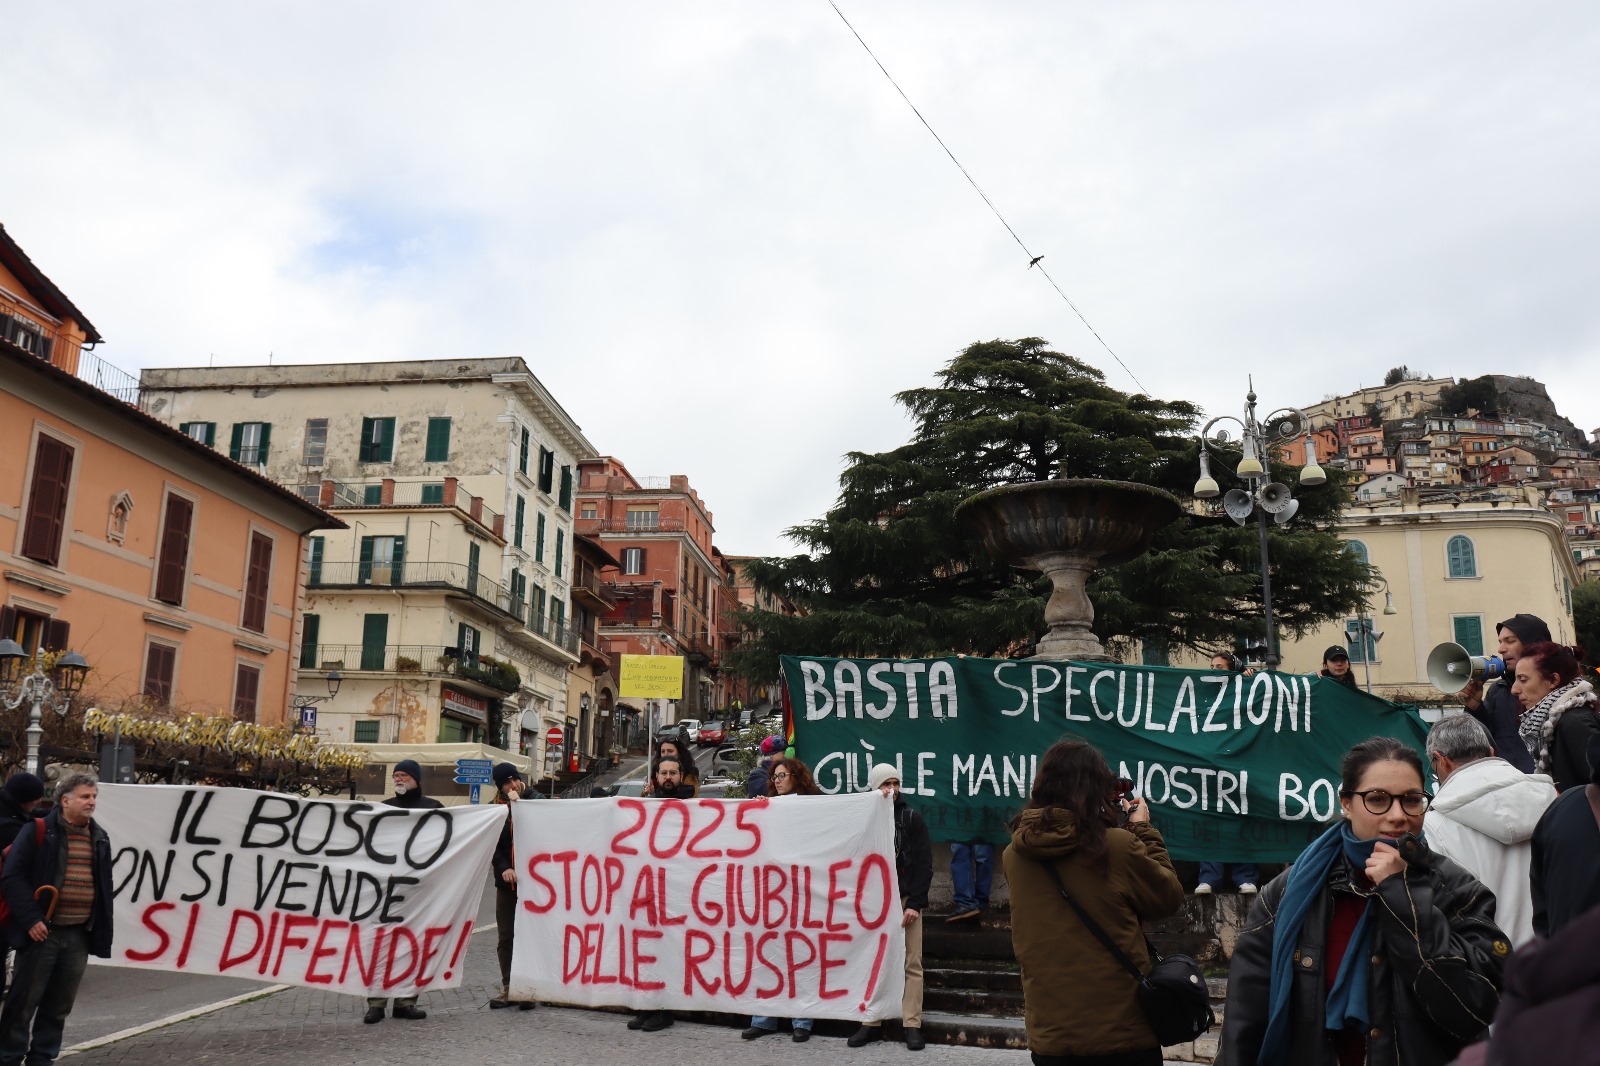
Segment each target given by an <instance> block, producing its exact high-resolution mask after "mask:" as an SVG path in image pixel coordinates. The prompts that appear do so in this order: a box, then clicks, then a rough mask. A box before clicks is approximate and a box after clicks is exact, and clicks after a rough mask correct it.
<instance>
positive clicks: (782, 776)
mask: <svg viewBox="0 0 1600 1066" xmlns="http://www.w3.org/2000/svg"><path fill="white" fill-rule="evenodd" d="M791 776H793V775H792V774H790V773H789V771H787V770H779V771H778V772H777V773H775V774H773V775H772V779H773V780H774V781H784V780H787V779H788V778H789V777H791Z"/></svg>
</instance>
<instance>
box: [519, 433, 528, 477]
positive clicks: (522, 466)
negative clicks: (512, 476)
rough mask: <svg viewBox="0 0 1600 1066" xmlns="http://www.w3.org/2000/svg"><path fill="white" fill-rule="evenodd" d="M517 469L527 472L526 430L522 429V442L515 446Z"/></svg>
mask: <svg viewBox="0 0 1600 1066" xmlns="http://www.w3.org/2000/svg"><path fill="white" fill-rule="evenodd" d="M517 469H518V470H520V471H522V473H524V474H526V473H527V472H528V430H527V427H526V426H524V427H523V430H522V443H521V445H519V446H518V448H517Z"/></svg>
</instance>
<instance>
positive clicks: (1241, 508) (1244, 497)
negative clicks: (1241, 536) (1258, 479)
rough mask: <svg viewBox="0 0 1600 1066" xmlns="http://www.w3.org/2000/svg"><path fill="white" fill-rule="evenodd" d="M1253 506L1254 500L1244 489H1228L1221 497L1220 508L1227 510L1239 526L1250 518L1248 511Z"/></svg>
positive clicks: (1253, 507) (1251, 509)
mask: <svg viewBox="0 0 1600 1066" xmlns="http://www.w3.org/2000/svg"><path fill="white" fill-rule="evenodd" d="M1255 506H1256V504H1255V501H1254V500H1252V499H1251V498H1250V494H1249V493H1248V492H1246V491H1244V489H1229V490H1228V494H1227V495H1226V496H1224V497H1222V509H1223V510H1224V511H1227V512H1228V517H1229V518H1231V519H1233V520H1234V521H1235V522H1237V523H1239V524H1240V525H1241V526H1242V525H1244V524H1245V523H1246V522H1248V521H1249V520H1250V512H1251V511H1253V510H1254V509H1255Z"/></svg>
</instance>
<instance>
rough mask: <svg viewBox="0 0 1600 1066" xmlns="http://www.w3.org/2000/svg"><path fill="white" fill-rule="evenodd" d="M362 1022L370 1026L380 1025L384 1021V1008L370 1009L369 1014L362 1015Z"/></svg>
mask: <svg viewBox="0 0 1600 1066" xmlns="http://www.w3.org/2000/svg"><path fill="white" fill-rule="evenodd" d="M361 1020H362V1021H364V1022H366V1023H367V1024H368V1025H376V1024H378V1023H379V1022H381V1021H383V1008H382V1007H368V1008H367V1013H366V1014H364V1015H362V1017H361Z"/></svg>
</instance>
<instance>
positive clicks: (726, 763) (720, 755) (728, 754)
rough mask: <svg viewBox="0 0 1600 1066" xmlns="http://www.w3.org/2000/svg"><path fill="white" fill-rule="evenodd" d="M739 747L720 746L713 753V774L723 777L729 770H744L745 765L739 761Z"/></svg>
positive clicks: (713, 775)
mask: <svg viewBox="0 0 1600 1066" xmlns="http://www.w3.org/2000/svg"><path fill="white" fill-rule="evenodd" d="M738 754H739V749H738V748H718V749H717V750H716V751H714V752H712V753H711V776H712V777H721V776H722V775H723V774H726V773H727V772H728V771H729V770H738V771H741V772H742V771H743V770H744V769H745V767H744V765H743V764H742V763H740V762H739V759H738Z"/></svg>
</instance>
